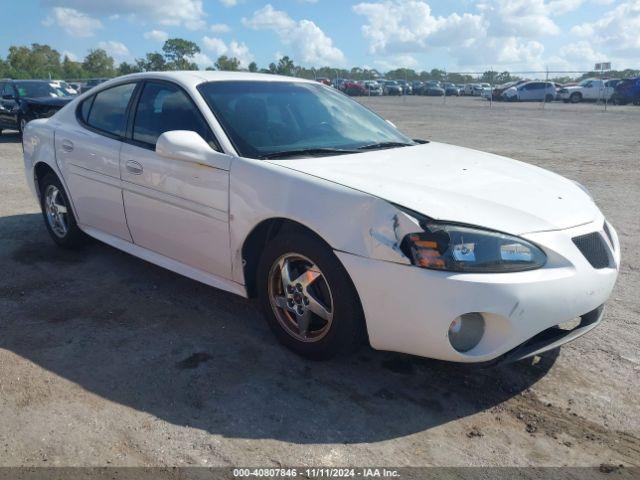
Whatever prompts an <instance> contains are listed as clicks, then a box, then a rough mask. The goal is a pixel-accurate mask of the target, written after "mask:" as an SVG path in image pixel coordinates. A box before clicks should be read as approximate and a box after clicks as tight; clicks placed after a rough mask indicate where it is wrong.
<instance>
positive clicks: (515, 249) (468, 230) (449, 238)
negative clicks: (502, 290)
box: [401, 222, 547, 273]
mask: <svg viewBox="0 0 640 480" xmlns="http://www.w3.org/2000/svg"><path fill="white" fill-rule="evenodd" d="M423 228H424V232H418V233H411V234H409V235H407V236H405V237H404V239H403V240H402V244H401V249H402V251H403V252H404V254H405V255H406V256H407V257H409V259H411V261H412V263H413V264H414V265H416V266H418V267H423V268H430V269H434V270H445V271H450V272H474V273H502V272H521V271H525V270H533V269H536V268H540V267H542V266H543V265H544V264H545V262H546V261H547V257H546V255H545V254H544V252H543V251H542V250H541V249H540V248H539V247H537V246H535V245H534V244H533V243H531V242H528V241H527V240H525V239H523V238H519V237H515V236H512V235H507V234H504V233H499V232H493V231H490V230H483V229H480V228H473V227H466V226H459V225H450V224H442V223H436V222H430V223H425V224H423Z"/></svg>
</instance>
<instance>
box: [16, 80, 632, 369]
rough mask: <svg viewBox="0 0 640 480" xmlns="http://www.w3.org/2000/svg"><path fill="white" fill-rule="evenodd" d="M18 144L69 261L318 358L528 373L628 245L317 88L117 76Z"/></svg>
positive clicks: (565, 182)
mask: <svg viewBox="0 0 640 480" xmlns="http://www.w3.org/2000/svg"><path fill="white" fill-rule="evenodd" d="M23 147H24V168H25V178H26V180H27V182H28V185H29V188H30V190H31V192H32V193H33V195H34V198H35V199H37V201H38V202H39V204H40V206H41V209H42V213H43V221H44V226H45V228H46V229H47V231H48V233H49V235H50V237H51V238H52V240H53V241H54V242H55V243H56V244H57V245H59V246H61V247H66V248H74V247H77V246H78V245H79V244H81V242H82V241H83V239H84V235H85V234H86V235H90V236H91V237H94V238H96V239H98V240H100V241H102V242H104V243H107V244H109V245H111V246H113V247H115V248H118V249H120V250H122V251H124V252H127V253H130V254H132V255H134V256H137V257H140V258H142V259H144V260H146V261H148V262H151V263H154V264H156V265H159V266H161V267H163V268H166V269H169V270H171V271H174V272H176V273H178V274H181V275H184V276H186V277H189V278H191V279H194V280H196V281H199V282H202V283H204V284H207V285H210V286H213V287H216V288H220V289H223V290H226V291H229V292H231V293H233V294H237V295H240V296H243V297H248V298H257V300H258V303H259V305H260V306H261V307H262V309H263V311H264V315H265V319H266V322H267V323H268V325H269V327H270V328H271V329H272V331H273V332H274V335H275V336H276V337H277V339H278V340H279V341H280V342H281V343H282V344H283V345H285V346H286V347H288V348H289V349H291V350H292V351H294V352H296V353H297V354H299V355H302V356H305V357H309V358H314V359H324V358H329V357H332V356H335V355H337V354H341V353H347V352H351V351H354V350H355V349H356V348H357V347H358V346H359V345H360V344H361V343H362V342H363V341H366V340H368V341H369V343H370V344H371V346H372V347H373V348H376V349H379V350H392V351H398V352H403V353H407V354H412V355H420V356H424V357H432V358H437V359H441V360H448V361H454V362H463V363H484V362H492V361H494V362H502V363H504V362H511V361H516V360H520V359H523V358H529V357H532V356H534V355H538V354H540V353H541V352H544V351H548V350H551V349H555V348H557V347H558V346H560V345H562V344H564V343H566V342H568V341H571V340H573V339H575V338H577V337H579V336H580V335H583V334H585V333H587V332H589V331H592V330H593V329H594V328H595V327H597V325H598V324H599V323H600V322H601V320H602V318H603V313H604V304H605V302H606V301H607V299H608V298H609V296H610V294H611V292H612V289H613V288H614V285H615V282H616V279H617V277H618V270H619V266H620V243H619V240H618V236H617V234H616V231H615V229H614V228H613V226H612V225H611V224H610V223H609V222H607V221H606V219H605V217H604V215H603V214H602V212H601V211H600V210H599V209H598V207H597V206H596V204H595V203H594V201H593V199H592V198H591V196H590V195H589V193H588V192H587V191H586V189H585V188H584V187H581V186H580V185H578V184H576V183H575V182H574V181H572V180H569V179H567V178H563V177H561V176H560V175H557V174H555V173H552V172H549V171H545V170H543V169H541V168H539V167H537V166H534V165H529V164H527V163H523V162H518V161H514V160H511V159H509V158H505V157H501V156H498V155H494V154H486V153H482V152H479V151H474V150H471V149H469V148H460V147H456V146H454V145H446V144H440V143H437V142H420V141H414V140H411V138H410V137H408V136H407V135H405V134H403V133H402V132H400V131H399V130H397V129H396V128H395V127H393V126H392V125H390V124H389V122H387V121H385V120H384V119H383V118H381V117H379V116H378V115H376V114H375V113H374V112H372V111H371V110H369V109H367V108H365V107H363V106H362V105H360V104H359V103H358V102H355V101H353V100H351V99H350V98H348V97H346V96H345V95H342V94H339V93H338V92H336V91H335V90H333V89H331V88H328V87H325V86H323V85H319V84H318V83H317V82H315V81H313V80H303V79H298V78H291V77H281V76H276V75H261V74H251V73H245V72H233V73H232V72H224V74H222V73H221V72H207V71H200V72H149V73H141V74H133V75H127V76H123V77H118V78H117V79H114V80H112V81H110V82H108V83H106V84H104V85H100V86H98V87H96V89H95V91H91V92H89V93H88V94H86V95H83V96H80V97H76V100H75V101H74V102H73V103H72V104H70V105H68V106H67V107H65V108H64V109H63V110H62V111H60V112H59V113H58V114H57V115H56V118H55V121H51V120H47V119H43V120H35V121H33V122H31V123H29V124H28V125H27V126H26V129H25V133H24V138H23ZM94 253H96V250H95V249H91V250H89V251H85V252H84V253H83V255H82V257H83V258H86V257H90V256H91V255H92V254H94ZM41 255H42V257H43V258H44V259H45V260H46V259H48V258H53V259H55V258H56V256H55V254H54V253H53V252H51V249H49V248H42V249H41ZM100 274H101V272H99V271H96V272H95V275H100ZM110 274H113V275H117V274H118V272H117V269H115V270H114V271H113V272H111V273H110ZM127 280H128V279H127V278H125V277H123V278H122V281H123V282H126V281H127ZM65 281H66V279H65ZM61 294H63V295H65V296H70V297H71V298H78V299H79V298H80V296H81V295H82V291H78V290H77V289H74V288H67V289H66V290H65V291H64V292H62V293H61ZM219 297H220V298H221V299H224V298H225V297H224V296H219ZM109 301H111V299H109ZM113 301H114V302H117V299H113ZM119 306H122V305H117V304H114V308H115V307H119ZM212 328H213V327H212ZM215 333H216V335H222V334H223V332H215ZM179 334H180V333H179V331H178V332H177V333H176V335H178V336H179ZM597 343H598V341H597V339H595V340H594V341H593V344H594V345H595V346H594V348H596V347H597ZM237 349H238V351H239V352H243V351H244V350H243V349H244V347H243V346H242V345H237ZM292 361H293V360H292ZM334 367H335V364H334V365H331V366H329V367H328V368H329V369H331V368H334Z"/></svg>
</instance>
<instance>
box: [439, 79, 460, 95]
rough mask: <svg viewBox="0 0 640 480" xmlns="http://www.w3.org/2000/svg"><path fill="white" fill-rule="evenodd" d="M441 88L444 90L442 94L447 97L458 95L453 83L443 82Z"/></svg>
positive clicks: (456, 87)
mask: <svg viewBox="0 0 640 480" xmlns="http://www.w3.org/2000/svg"><path fill="white" fill-rule="evenodd" d="M442 88H444V94H445V95H446V96H448V97H451V96H454V97H457V96H458V95H460V89H459V88H458V86H457V85H456V84H455V83H451V82H445V83H443V84H442Z"/></svg>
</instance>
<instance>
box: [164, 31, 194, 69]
mask: <svg viewBox="0 0 640 480" xmlns="http://www.w3.org/2000/svg"><path fill="white" fill-rule="evenodd" d="M162 51H163V52H164V57H165V59H166V61H167V65H166V67H167V69H168V70H197V69H198V65H197V64H196V63H195V62H194V61H193V56H194V55H195V54H197V53H200V47H199V46H198V45H197V44H196V43H194V42H192V41H190V40H185V39H183V38H170V39H169V40H167V41H166V42H164V45H163V46H162Z"/></svg>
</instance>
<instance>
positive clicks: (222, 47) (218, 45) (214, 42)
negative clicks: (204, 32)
mask: <svg viewBox="0 0 640 480" xmlns="http://www.w3.org/2000/svg"><path fill="white" fill-rule="evenodd" d="M202 43H203V44H204V48H206V49H207V50H209V51H210V52H212V53H213V54H214V55H216V56H218V57H219V56H220V55H224V54H226V53H227V50H228V47H227V44H226V43H225V42H224V40H221V39H219V38H211V37H203V38H202Z"/></svg>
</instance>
